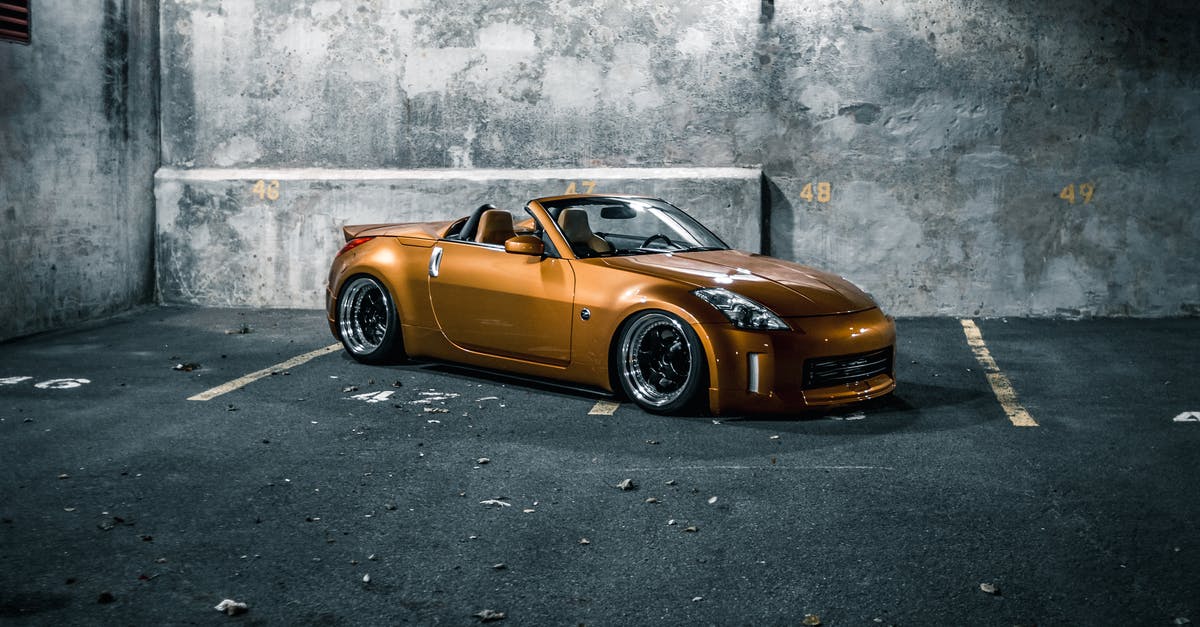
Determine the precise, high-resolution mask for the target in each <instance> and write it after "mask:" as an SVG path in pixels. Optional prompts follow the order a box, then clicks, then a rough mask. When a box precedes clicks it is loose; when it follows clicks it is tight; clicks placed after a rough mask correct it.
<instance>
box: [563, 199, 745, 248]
mask: <svg viewBox="0 0 1200 627" xmlns="http://www.w3.org/2000/svg"><path fill="white" fill-rule="evenodd" d="M542 206H543V207H545V208H546V210H547V211H548V212H549V213H550V216H551V217H553V218H554V221H555V223H556V224H558V227H559V230H560V231H561V232H562V234H563V237H564V238H566V240H567V241H568V242H570V243H571V248H572V250H574V251H575V254H576V256H579V257H596V256H610V255H642V254H650V253H663V252H683V251H687V252H696V251H704V250H725V249H727V248H729V247H728V246H726V245H725V242H722V241H721V239H720V238H718V237H717V236H716V235H714V234H713V233H712V231H709V230H708V229H707V228H705V227H704V225H703V224H700V223H699V222H697V221H696V220H695V219H694V218H692V217H691V216H689V215H688V214H686V213H684V212H683V211H681V210H680V209H678V208H677V207H675V206H673V205H670V204H668V203H665V202H663V201H661V200H655V199H651V198H567V199H563V200H557V201H548V202H543V203H542Z"/></svg>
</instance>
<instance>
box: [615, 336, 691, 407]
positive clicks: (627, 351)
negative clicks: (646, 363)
mask: <svg viewBox="0 0 1200 627" xmlns="http://www.w3.org/2000/svg"><path fill="white" fill-rule="evenodd" d="M660 330H670V331H673V332H674V333H675V335H676V341H677V342H679V343H681V345H682V347H681V350H683V351H684V353H685V356H686V357H687V359H688V362H687V366H688V367H686V368H684V369H683V378H682V380H680V381H679V384H678V385H676V386H675V387H674V389H672V390H669V391H662V390H660V389H659V388H658V387H657V386H656V385H654V384H653V383H651V381H650V379H649V378H648V377H649V376H650V375H654V374H659V375H661V374H663V373H662V372H654V371H653V370H652V369H651V370H650V371H649V372H647V369H644V368H643V365H642V361H641V359H640V355H641V354H642V352H643V348H646V347H645V344H646V340H647V339H648V338H649V337H650V334H651V333H652V332H654V331H660ZM656 357H657V358H660V359H661V360H665V358H666V357H667V356H666V355H662V354H660V355H656ZM691 359H692V355H691V350H690V347H689V340H688V337H687V335H686V334H685V333H684V330H683V327H682V326H681V325H680V323H679V321H678V320H676V319H675V318H673V317H671V316H667V315H665V314H658V313H652V314H647V315H644V316H642V317H640V318H638V319H637V320H635V321H634V322H633V323H632V325H631V326H630V327H629V329H628V330H627V331H626V332H625V334H624V335H623V337H622V339H621V376H622V378H623V379H624V380H625V381H626V382H627V383H628V384H629V387H630V392H631V393H632V395H633V396H634V397H635V399H636V400H638V401H639V402H641V403H644V404H646V405H648V406H650V407H662V406H664V405H668V404H670V403H672V402H674V401H676V400H677V399H679V397H680V396H681V395H682V394H683V393H684V391H685V390H686V389H687V386H688V383H689V379H690V366H691ZM676 371H678V369H676Z"/></svg>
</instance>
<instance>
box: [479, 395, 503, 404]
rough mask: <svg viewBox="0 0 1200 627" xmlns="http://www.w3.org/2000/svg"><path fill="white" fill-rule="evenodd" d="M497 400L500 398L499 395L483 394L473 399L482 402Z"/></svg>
mask: <svg viewBox="0 0 1200 627" xmlns="http://www.w3.org/2000/svg"><path fill="white" fill-rule="evenodd" d="M498 400H500V397H499V396H484V397H481V398H477V399H475V402H476V403H482V402H483V401H498Z"/></svg>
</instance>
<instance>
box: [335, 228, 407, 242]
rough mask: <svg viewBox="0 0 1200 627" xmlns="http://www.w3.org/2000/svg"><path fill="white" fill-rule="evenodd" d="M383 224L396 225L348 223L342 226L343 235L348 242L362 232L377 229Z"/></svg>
mask: <svg viewBox="0 0 1200 627" xmlns="http://www.w3.org/2000/svg"><path fill="white" fill-rule="evenodd" d="M381 226H395V225H393V224H348V225H346V226H343V227H342V236H343V237H345V238H346V241H347V242H348V241H350V240H352V239H354V238H356V237H358V235H359V234H360V233H364V232H366V231H370V230H371V229H377V228H379V227H381Z"/></svg>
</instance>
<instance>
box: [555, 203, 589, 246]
mask: <svg viewBox="0 0 1200 627" xmlns="http://www.w3.org/2000/svg"><path fill="white" fill-rule="evenodd" d="M558 226H560V227H562V231H563V235H565V236H566V237H567V241H568V242H586V241H587V240H588V238H590V237H592V227H591V225H590V224H588V214H587V212H586V211H584V210H583V209H563V212H562V213H561V214H559V216H558Z"/></svg>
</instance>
